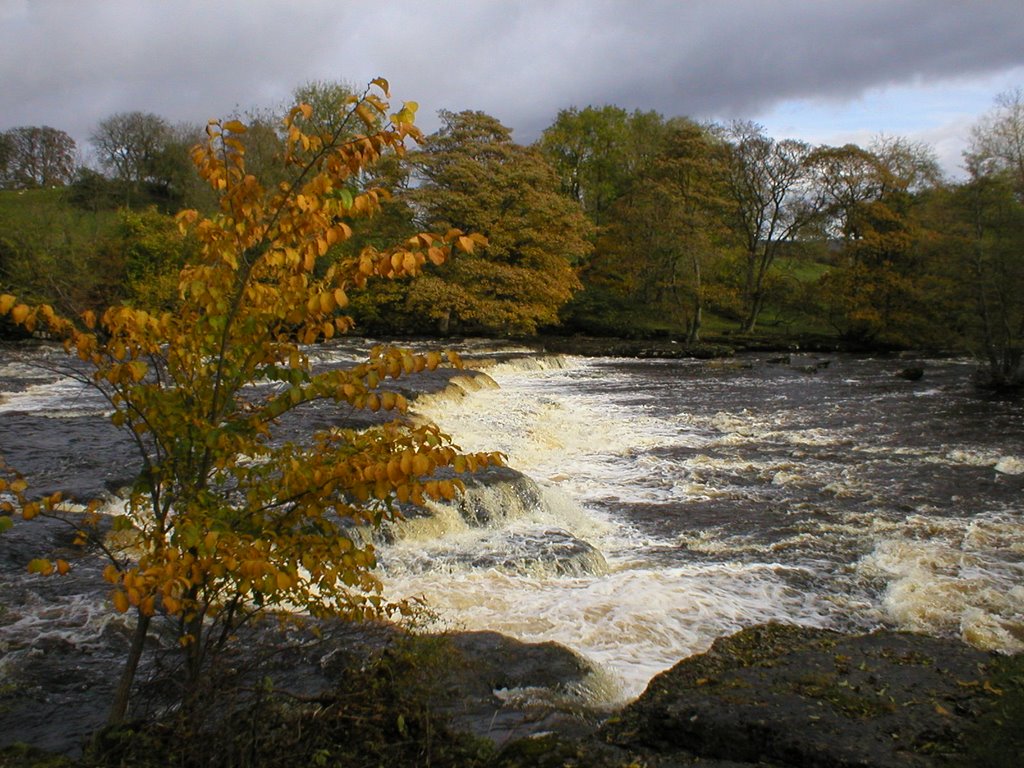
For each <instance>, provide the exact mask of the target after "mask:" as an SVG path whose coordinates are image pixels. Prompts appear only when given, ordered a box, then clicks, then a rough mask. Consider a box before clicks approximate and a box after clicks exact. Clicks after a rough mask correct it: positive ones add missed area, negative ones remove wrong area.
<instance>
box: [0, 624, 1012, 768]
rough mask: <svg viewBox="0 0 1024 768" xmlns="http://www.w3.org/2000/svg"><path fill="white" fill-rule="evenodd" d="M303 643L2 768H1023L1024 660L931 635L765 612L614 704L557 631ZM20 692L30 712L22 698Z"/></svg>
mask: <svg viewBox="0 0 1024 768" xmlns="http://www.w3.org/2000/svg"><path fill="white" fill-rule="evenodd" d="M293 641H294V642H295V646H294V647H293V648H292V650H291V651H290V652H289V653H288V654H287V655H284V654H282V655H279V656H278V657H277V659H276V660H274V661H273V662H272V663H271V664H270V665H269V666H267V667H265V668H264V669H263V670H262V672H272V673H274V677H273V678H270V677H267V678H265V679H264V683H263V687H262V688H250V689H245V688H243V687H241V686H237V681H236V687H235V688H233V689H231V690H229V689H228V688H227V687H222V688H220V689H219V690H216V691H211V693H210V702H215V703H216V706H217V709H216V710H214V709H213V707H212V706H210V705H209V704H208V705H207V706H206V707H204V708H203V709H202V711H201V713H200V714H201V717H200V718H197V719H195V720H192V721H191V722H189V723H186V722H183V721H182V720H181V719H180V718H179V717H177V716H175V715H173V714H165V715H164V716H162V717H158V718H154V719H151V720H149V721H145V722H136V723H134V724H132V725H131V726H130V727H127V728H122V729H118V730H115V731H110V730H108V731H105V732H102V733H101V734H100V735H99V736H98V737H97V738H95V739H94V740H93V741H92V745H91V747H89V748H88V749H87V751H86V752H85V754H84V756H81V755H80V756H78V757H70V756H67V755H60V754H59V753H47V752H43V751H41V750H38V749H35V748H31V747H27V746H9V747H7V748H6V749H4V750H3V751H2V752H0V766H2V767H3V768H26V767H27V766H44V765H45V766H67V767H69V768H70V767H71V766H82V767H84V766H114V765H132V766H142V767H145V766H157V765H160V766H163V765H168V764H176V765H196V766H199V765H202V766H209V767H210V768H213V766H228V765H233V766H237V765H261V766H280V768H286V767H287V768H290V767H291V766H309V765H357V764H358V765H362V764H367V765H370V764H373V765H376V764H378V763H380V764H388V765H395V766H421V765H422V766H426V765H430V766H434V768H438V767H443V766H453V767H454V766H462V767H468V768H474V767H479V768H530V767H533V766H536V767H537V768H555V767H556V766H580V767H582V766H588V767H589V768H601V767H602V766H606V767H608V768H611V767H612V766H615V767H619V766H622V767H623V768H624V767H625V766H648V767H650V768H658V767H663V768H667V767H668V766H689V765H695V766H698V765H699V766H705V767H706V768H715V767H721V768H725V767H726V766H732V767H733V768H738V767H739V766H748V765H749V766H754V765H759V766H765V765H771V766H775V767H776V768H789V767H790V766H792V767H793V768H796V767H797V766H816V767H817V768H832V767H833V766H834V767H835V768H848V767H850V766H875V767H876V768H887V767H888V766H892V767H893V768H896V767H897V766H899V767H900V768H905V767H906V766H912V767H913V766H921V767H922V768H924V767H925V766H944V765H949V766H952V765H956V766H1007V767H1008V768H1009V766H1017V765H1019V760H1020V758H1021V756H1022V755H1024V734H1022V733H1021V731H1020V729H1019V722H1020V718H1021V716H1022V715H1024V656H1019V655H1018V656H1004V655H999V654H993V653H986V652H982V651H978V650H976V649H974V648H971V647H969V646H967V645H964V644H962V643H960V642H958V641H954V640H942V639H937V638H932V637H927V636H923V635H914V634H905V633H896V632H888V631H882V632H876V633H871V634H865V635H846V634H840V633H836V632H830V631H826V630H820V629H811V628H801V627H795V626H787V625H781V624H768V625H760V626H756V627H752V628H749V629H746V630H743V631H741V632H739V633H736V634H734V635H732V636H729V637H725V638H721V639H719V640H718V641H716V642H715V643H714V645H713V646H712V647H711V649H710V650H708V651H707V652H706V653H703V654H699V655H695V656H693V657H691V658H688V659H685V660H683V661H681V662H680V663H679V664H677V665H676V666H675V667H673V668H672V669H670V670H668V671H666V672H664V673H662V674H660V675H658V676H657V677H655V678H654V679H653V680H652V681H651V683H650V685H649V686H648V687H647V690H646V691H645V692H644V693H643V694H642V695H641V696H640V697H639V698H638V699H637V700H636V701H635V702H633V703H631V704H629V705H627V706H625V707H623V708H621V709H619V710H618V711H615V712H612V713H608V712H603V711H600V710H594V709H591V708H588V706H587V704H586V698H585V696H582V695H581V693H582V692H583V691H585V688H586V680H587V678H588V676H589V675H591V674H592V672H593V670H591V669H589V667H588V665H587V663H586V662H585V661H584V660H582V659H581V658H580V657H579V656H578V655H576V654H574V653H573V652H572V651H569V650H568V649H566V648H563V647H561V646H558V645H557V644H554V643H545V644H527V643H520V642H517V641H515V640H511V639H510V638H506V637H502V636H501V635H497V634H495V633H454V634H451V635H447V636H436V635H427V636H410V635H405V634H402V633H398V632H394V631H392V630H388V629H386V628H381V627H377V628H376V629H373V628H369V629H363V630H357V629H354V628H352V627H343V626H335V627H334V628H333V629H331V628H328V629H327V631H325V632H324V633H323V634H322V635H321V636H320V637H319V638H318V639H317V641H316V642H312V641H310V640H308V639H307V641H306V642H298V641H297V639H295V638H293ZM286 671H287V676H286V675H285V674H284V673H285V672H286ZM270 679H276V680H281V681H284V680H288V681H290V683H291V684H290V685H289V686H283V687H282V690H278V689H276V688H275V687H274V686H272V685H271V684H270V683H269V682H268V681H269V680H270ZM285 688H287V689H288V692H287V693H286V692H285V690H284V689H285ZM4 705H5V707H6V709H7V713H6V714H7V715H8V716H7V718H6V721H7V723H11V722H12V718H11V716H10V715H11V711H12V709H13V710H15V711H16V710H17V707H18V705H19V698H18V697H13V698H12V697H11V696H9V695H7V696H5V697H4ZM225 713H227V716H225ZM64 716H65V717H72V718H73V717H74V716H75V710H74V708H73V707H69V708H68V709H67V710H66V712H65V715H64ZM53 727H55V728H59V724H54V726H53ZM8 735H10V732H8Z"/></svg>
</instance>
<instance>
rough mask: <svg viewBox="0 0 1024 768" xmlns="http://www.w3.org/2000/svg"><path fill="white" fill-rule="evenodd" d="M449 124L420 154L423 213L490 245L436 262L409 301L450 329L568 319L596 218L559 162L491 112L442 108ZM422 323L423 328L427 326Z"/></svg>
mask: <svg viewBox="0 0 1024 768" xmlns="http://www.w3.org/2000/svg"><path fill="white" fill-rule="evenodd" d="M441 119H442V121H443V123H444V125H443V127H442V128H441V129H440V130H439V131H437V132H436V133H434V134H432V135H431V136H428V137H427V138H426V140H425V142H424V145H423V149H422V150H421V151H420V152H417V153H416V154H415V156H413V157H412V161H413V163H414V166H415V175H416V177H417V178H416V181H415V182H414V183H413V184H412V188H411V189H410V191H409V192H408V195H407V198H406V199H407V200H408V201H409V202H410V204H411V206H412V208H413V211H414V213H415V216H416V221H417V222H419V223H420V224H421V225H423V226H426V227H428V228H430V229H432V230H436V231H446V230H448V229H449V228H455V229H459V230H466V231H473V232H477V233H480V234H482V235H484V236H485V237H486V239H487V245H486V247H484V246H482V245H478V246H476V247H474V248H473V249H472V251H470V252H464V253H463V252H459V253H456V254H455V255H454V256H453V258H452V259H450V260H448V261H447V262H445V263H444V264H437V265H431V266H430V267H429V268H428V269H427V270H426V271H425V272H424V274H423V275H422V276H421V277H418V278H417V279H415V280H414V281H412V282H411V283H410V284H409V286H408V294H407V299H406V307H407V310H408V311H410V312H411V313H412V315H413V316H415V317H424V318H429V319H431V320H432V321H433V323H434V327H435V328H436V329H438V330H440V331H441V332H442V333H447V332H449V331H451V330H454V329H456V328H458V329H462V330H463V331H466V330H471V331H476V332H484V333H497V334H521V333H527V334H528V333H533V332H534V331H536V329H537V328H538V327H540V326H544V325H553V324H555V323H557V322H558V310H559V308H560V307H562V305H564V304H565V302H566V301H568V299H569V298H570V297H571V296H572V294H573V291H575V290H576V289H577V288H578V286H579V282H578V280H577V278H576V275H575V273H574V271H573V265H574V264H575V263H577V262H578V261H579V260H580V259H582V258H583V257H584V256H585V255H586V254H587V253H588V251H589V249H590V244H589V243H588V241H587V236H588V234H589V230H588V223H587V221H586V218H585V217H584V215H583V212H582V211H581V210H580V208H579V206H578V205H576V204H575V203H574V202H572V201H571V200H569V199H567V198H566V197H565V196H563V195H562V194H561V193H560V192H559V189H558V180H557V178H556V176H555V174H554V172H553V171H552V169H551V166H550V165H549V164H548V163H547V162H546V161H545V160H544V159H543V158H542V157H541V155H540V154H539V153H538V152H537V151H536V150H534V149H531V148H528V147H523V146H521V145H519V144H516V143H515V142H513V141H512V138H511V132H510V131H509V129H508V128H506V127H505V126H503V125H502V124H501V123H500V122H499V121H497V120H496V119H494V118H493V117H491V116H489V115H486V114H484V113H482V112H460V113H452V112H442V113H441ZM421 330H422V329H421Z"/></svg>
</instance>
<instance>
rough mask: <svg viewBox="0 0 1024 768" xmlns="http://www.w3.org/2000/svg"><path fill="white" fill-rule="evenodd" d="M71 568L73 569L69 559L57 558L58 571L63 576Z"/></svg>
mask: <svg viewBox="0 0 1024 768" xmlns="http://www.w3.org/2000/svg"><path fill="white" fill-rule="evenodd" d="M70 570H71V566H70V565H69V564H68V561H67V560H59V559H58V560H57V573H59V574H60V575H61V576H63V575H64V574H66V573H67V572H68V571H70Z"/></svg>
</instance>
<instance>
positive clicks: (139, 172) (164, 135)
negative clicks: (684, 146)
mask: <svg viewBox="0 0 1024 768" xmlns="http://www.w3.org/2000/svg"><path fill="white" fill-rule="evenodd" d="M170 138H171V130H170V127H169V126H168V124H167V122H166V121H165V120H164V119H163V118H162V117H160V116H158V115H154V114H152V113H148V112H119V113H117V114H114V115H111V116H110V117H108V118H106V119H105V120H103V121H102V122H100V124H99V126H98V127H97V128H96V131H95V132H94V133H93V134H92V136H91V137H90V141H91V142H92V145H93V147H94V148H95V149H96V153H97V155H98V157H99V161H100V164H101V165H102V166H103V168H104V169H105V170H106V171H107V172H108V173H110V174H112V175H113V176H114V177H115V178H116V179H118V180H119V181H123V182H125V183H126V184H127V186H128V187H129V188H130V189H134V190H138V189H139V187H141V186H142V183H143V182H145V181H148V180H151V179H153V178H154V177H155V176H156V175H157V173H158V167H159V161H160V158H161V155H162V154H163V152H164V150H165V148H166V145H167V143H168V141H169V140H170Z"/></svg>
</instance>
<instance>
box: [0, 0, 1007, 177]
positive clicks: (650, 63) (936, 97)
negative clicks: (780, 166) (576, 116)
mask: <svg viewBox="0 0 1024 768" xmlns="http://www.w3.org/2000/svg"><path fill="white" fill-rule="evenodd" d="M376 76H383V77H386V78H388V79H389V80H390V81H391V84H392V90H393V96H394V100H395V101H396V102H398V101H403V100H415V101H418V102H419V103H420V120H419V122H420V124H421V126H422V127H423V128H424V129H427V130H431V129H433V128H435V127H436V126H437V120H436V118H435V113H436V111H437V110H438V109H451V110H462V109H479V110H483V111H485V112H488V113H490V114H492V115H494V116H496V117H498V118H499V119H500V120H501V121H502V122H504V123H505V124H506V125H508V126H510V127H511V128H512V129H513V130H514V137H515V138H516V140H518V141H520V142H523V143H528V142H530V141H533V140H534V139H535V138H536V137H537V136H538V135H539V133H540V131H541V130H542V129H543V128H545V127H546V126H547V125H549V124H550V123H551V122H552V121H553V120H554V118H555V116H556V115H557V113H558V111H559V110H560V109H563V108H566V107H570V106H578V107H585V106H587V105H595V106H599V105H604V104H616V105H618V106H622V107H625V108H627V109H630V110H632V109H644V110H650V109H653V110H657V111H658V112H661V113H662V114H663V115H665V116H666V117H670V116H674V115H686V116H689V117H693V118H695V119H717V120H729V119H732V118H743V119H751V120H756V121H758V122H760V123H762V124H764V125H765V127H766V128H767V130H768V132H769V133H770V134H771V135H773V136H776V137H778V138H786V137H793V138H801V139H805V140H808V141H810V142H812V143H828V144H841V143H845V142H847V141H855V142H858V143H866V142H867V141H869V140H870V138H871V137H872V136H875V135H877V134H879V133H885V134H888V135H898V136H906V137H909V138H913V139H919V140H924V141H926V142H927V143H929V144H930V145H932V146H933V147H934V148H935V149H936V151H937V153H938V154H939V156H940V159H941V160H942V162H943V166H944V167H945V168H946V170H947V171H950V172H952V171H954V170H955V169H956V167H957V166H958V164H959V154H960V151H961V149H962V148H963V142H964V140H965V139H966V137H967V133H968V131H969V129H970V126H971V124H972V123H974V122H975V120H976V119H977V118H978V117H979V116H980V115H981V114H983V113H984V112H985V111H987V110H988V109H990V108H991V106H992V104H993V100H994V98H995V96H996V94H997V93H999V92H1001V91H1006V90H1008V89H1010V88H1013V87H1016V86H1024V6H1022V3H1021V0H845V1H844V2H839V1H835V2H833V1H832V0H805V1H803V2H797V1H796V0H376V2H372V1H371V0H361V1H360V2H352V1H351V0H301V1H300V0H288V1H287V2H285V1H281V2H276V1H272V0H246V1H244V2H243V1H241V0H165V1H159V2H158V1H157V0H0V129H6V128H12V127H15V126H20V125H50V126H53V127H55V128H60V129H63V130H65V131H67V132H68V133H69V134H71V135H72V136H73V137H74V138H75V140H76V141H78V142H79V144H80V145H82V146H84V145H87V142H88V136H89V134H90V132H91V131H92V130H93V128H94V127H95V126H96V124H97V123H98V122H99V121H100V120H102V119H103V118H104V117H107V116H109V115H111V114H113V113H115V112H123V111H131V110H142V111H147V112H154V113H156V114H159V115H161V116H163V117H165V118H167V119H169V120H170V121H172V122H178V121H191V122H198V123H205V121H206V120H207V119H208V118H211V117H219V116H223V115H227V114H229V113H232V112H235V111H237V110H240V109H241V110H245V109H248V108H251V107H257V106H266V107H269V106H278V105H280V104H282V103H283V102H284V101H286V100H287V97H288V94H289V93H290V92H291V91H292V90H293V89H294V88H295V87H296V86H298V85H299V84H301V83H304V82H308V81H310V80H323V79H328V80H344V81H347V82H351V83H357V84H361V83H365V82H366V81H368V80H370V79H372V78H374V77H376Z"/></svg>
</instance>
